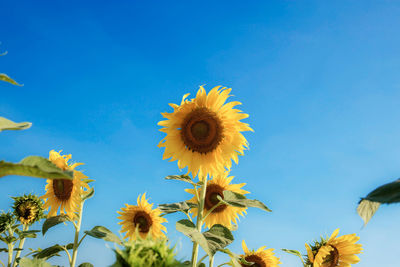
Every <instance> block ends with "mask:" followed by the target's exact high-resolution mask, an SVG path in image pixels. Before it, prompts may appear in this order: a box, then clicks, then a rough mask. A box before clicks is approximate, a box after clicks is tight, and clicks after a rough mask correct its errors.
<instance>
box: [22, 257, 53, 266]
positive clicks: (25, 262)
mask: <svg viewBox="0 0 400 267" xmlns="http://www.w3.org/2000/svg"><path fill="white" fill-rule="evenodd" d="M19 266H20V267H53V265H51V264H50V263H48V262H46V261H45V260H44V259H36V258H34V259H29V258H22V259H21V260H20V262H19Z"/></svg>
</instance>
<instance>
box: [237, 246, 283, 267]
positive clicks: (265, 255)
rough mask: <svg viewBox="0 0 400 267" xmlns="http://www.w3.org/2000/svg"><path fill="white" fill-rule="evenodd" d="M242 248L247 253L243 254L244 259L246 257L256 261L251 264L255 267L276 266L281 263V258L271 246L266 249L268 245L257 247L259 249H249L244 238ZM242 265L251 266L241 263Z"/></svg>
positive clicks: (248, 259) (249, 260) (247, 259)
mask: <svg viewBox="0 0 400 267" xmlns="http://www.w3.org/2000/svg"><path fill="white" fill-rule="evenodd" d="M242 248H243V251H244V253H245V255H241V257H242V258H243V259H245V260H246V261H247V262H249V263H250V262H251V263H254V264H253V265H251V266H255V267H276V266H278V264H281V262H280V261H279V258H278V257H276V256H275V255H274V252H272V251H273V250H274V249H273V248H269V249H266V247H265V246H264V247H261V248H259V249H257V251H254V250H251V251H250V250H249V249H248V248H247V246H246V242H244V240H243V241H242ZM241 265H242V266H249V265H245V264H243V263H241Z"/></svg>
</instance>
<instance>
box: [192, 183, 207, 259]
mask: <svg viewBox="0 0 400 267" xmlns="http://www.w3.org/2000/svg"><path fill="white" fill-rule="evenodd" d="M206 189H207V176H206V177H205V178H204V183H203V185H202V186H201V196H200V201H199V207H198V210H197V222H196V228H197V230H199V232H201V227H202V225H203V210H204V200H205V198H206ZM195 191H197V190H195ZM198 254H199V244H198V243H197V242H195V241H194V242H193V250H192V267H196V265H197V256H198Z"/></svg>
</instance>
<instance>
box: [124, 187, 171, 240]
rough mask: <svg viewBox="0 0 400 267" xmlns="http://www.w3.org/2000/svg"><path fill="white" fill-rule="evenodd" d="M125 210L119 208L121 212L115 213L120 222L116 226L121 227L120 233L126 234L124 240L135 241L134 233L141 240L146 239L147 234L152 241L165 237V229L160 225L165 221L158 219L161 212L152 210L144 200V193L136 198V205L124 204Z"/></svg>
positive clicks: (161, 218)
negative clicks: (137, 233) (119, 225)
mask: <svg viewBox="0 0 400 267" xmlns="http://www.w3.org/2000/svg"><path fill="white" fill-rule="evenodd" d="M125 205H126V207H125V208H121V210H122V211H117V213H118V214H120V215H121V216H119V217H118V219H120V220H122V222H119V223H118V224H121V225H122V232H126V234H125V238H128V237H129V240H135V239H136V231H138V232H139V235H140V236H141V237H142V238H146V237H147V235H148V234H150V236H151V237H153V238H154V239H158V238H160V237H165V234H164V233H163V232H162V231H164V232H166V231H167V229H166V228H165V226H164V225H162V224H161V223H163V222H166V221H167V220H166V219H165V218H163V217H160V214H161V211H160V210H159V209H157V208H156V209H152V207H153V204H150V203H149V202H147V200H146V193H144V194H143V195H142V197H140V195H139V196H138V198H137V205H136V206H135V205H128V204H125Z"/></svg>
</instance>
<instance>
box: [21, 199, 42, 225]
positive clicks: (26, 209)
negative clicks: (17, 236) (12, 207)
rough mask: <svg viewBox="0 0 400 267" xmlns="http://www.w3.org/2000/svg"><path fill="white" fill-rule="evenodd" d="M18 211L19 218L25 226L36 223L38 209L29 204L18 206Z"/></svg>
mask: <svg viewBox="0 0 400 267" xmlns="http://www.w3.org/2000/svg"><path fill="white" fill-rule="evenodd" d="M16 211H17V214H18V217H19V218H18V219H19V220H20V221H21V222H22V223H24V224H26V223H28V224H29V223H31V222H32V221H34V220H35V218H36V215H37V208H36V207H35V206H34V205H32V204H31V203H29V202H24V203H21V204H20V205H18V207H17V208H16Z"/></svg>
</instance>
